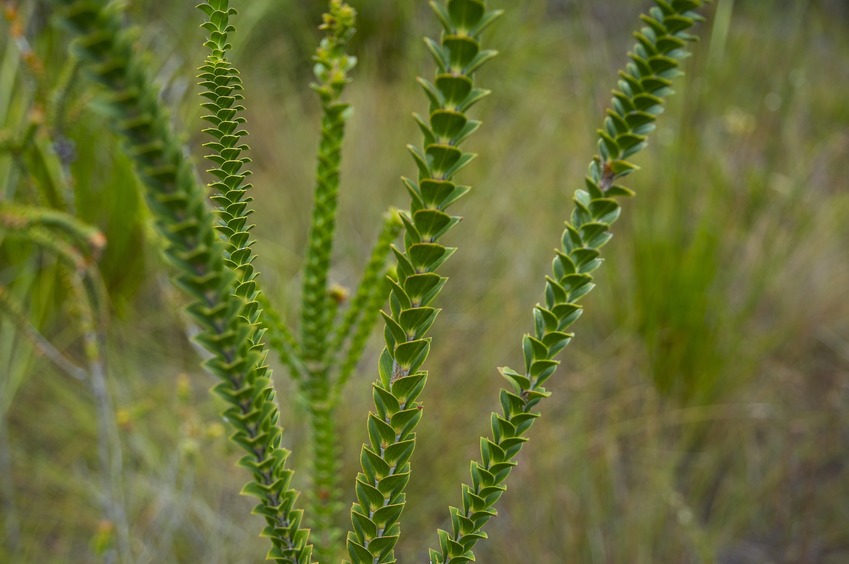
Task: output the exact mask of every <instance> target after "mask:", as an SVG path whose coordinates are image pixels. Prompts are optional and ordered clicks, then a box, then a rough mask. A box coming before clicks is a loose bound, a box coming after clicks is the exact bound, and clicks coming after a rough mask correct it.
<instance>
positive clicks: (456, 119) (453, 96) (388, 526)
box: [347, 0, 501, 564]
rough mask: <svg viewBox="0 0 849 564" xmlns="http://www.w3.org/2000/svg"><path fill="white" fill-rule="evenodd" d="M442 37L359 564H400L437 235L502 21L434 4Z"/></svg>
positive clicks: (442, 230) (396, 291) (393, 308)
mask: <svg viewBox="0 0 849 564" xmlns="http://www.w3.org/2000/svg"><path fill="white" fill-rule="evenodd" d="M431 7H432V8H433V10H434V11H435V13H436V15H437V17H438V19H439V21H440V22H441V23H442V27H443V33H442V37H441V40H440V42H439V43H437V42H436V41H433V40H430V39H426V44H427V46H428V49H429V50H430V52H431V54H432V55H433V58H434V61H435V62H436V66H437V75H436V79H435V82H434V83H430V82H428V81H426V80H420V84H421V86H422V87H423V89H424V91H425V93H426V95H427V96H428V99H429V100H430V112H429V116H428V119H427V120H426V119H425V118H423V117H421V116H418V115H417V116H415V117H416V121H417V122H418V124H419V127H420V129H421V131H422V134H423V137H424V142H423V148H422V149H419V148H415V147H412V146H410V147H408V149H409V150H410V153H411V155H412V156H413V159H414V161H415V162H416V165H417V167H418V171H419V174H418V182H414V181H412V180H409V179H404V184H405V185H406V187H407V189H408V191H409V193H410V196H411V198H412V202H411V206H410V213H409V214H402V215H401V220H402V222H403V223H404V227H405V237H404V248H403V250H401V249H396V248H394V247H393V252H394V254H395V256H396V259H397V270H396V272H395V277H394V278H393V279H391V281H390V284H391V286H392V290H391V292H390V296H389V310H390V311H389V313H383V317H384V320H385V322H386V328H385V331H384V339H385V342H386V346H385V348H384V349H383V352H382V354H381V356H380V361H379V366H378V372H379V378H378V380H377V381H376V382H375V383H374V384H373V387H372V389H373V398H374V402H375V413H370V414H369V418H368V426H367V428H368V435H369V442H368V444H364V445H363V448H362V450H361V455H360V461H361V464H362V472H361V473H359V474H358V475H357V480H356V493H357V501H356V502H355V503H354V505H353V507H352V508H351V522H352V525H353V530H351V531H350V532H349V533H348V536H347V547H348V555H349V556H350V558H351V561H352V562H354V563H357V564H359V563H364V562H367V563H370V564H377V563H383V562H394V561H395V552H394V547H395V544H396V543H397V541H398V536H399V535H400V532H401V526H400V517H401V513H402V511H403V509H404V505H405V503H406V494H405V493H404V489H405V487H406V485H407V482H408V481H409V479H410V469H411V465H410V458H411V456H412V453H413V449H414V448H415V444H416V435H415V432H414V430H415V427H416V425H417V424H418V422H419V420H420V419H421V416H422V411H421V407H422V406H421V405H420V404H419V403H418V402H417V401H416V400H417V398H418V397H419V395H420V394H421V392H422V390H423V389H424V386H425V383H426V380H427V372H426V371H424V370H421V366H422V364H423V362H424V361H425V359H426V358H427V355H428V353H429V351H430V338H429V337H427V331H428V330H429V329H430V327H431V326H432V324H433V323H434V321H435V320H436V316H437V314H438V310H437V309H436V308H434V307H433V306H432V305H431V304H432V303H433V301H434V300H435V298H436V297H437V295H438V294H439V292H440V291H441V289H442V287H443V286H444V284H445V281H446V279H445V278H444V277H442V276H440V275H439V274H438V273H437V269H438V267H439V266H440V265H441V264H442V263H443V262H445V261H446V260H447V259H448V258H449V257H450V256H451V255H452V254H453V253H454V250H455V249H452V248H448V247H445V246H443V245H442V244H441V243H440V240H441V238H442V237H443V236H444V235H445V234H446V233H447V232H448V231H449V230H450V229H451V228H452V227H453V226H455V225H456V224H457V223H458V222H459V221H460V218H459V217H454V216H450V215H448V214H447V213H445V210H446V209H447V208H448V206H450V205H451V204H452V203H454V202H455V201H456V200H457V199H459V198H460V197H462V196H463V195H464V194H466V193H467V192H468V190H469V188H468V187H464V186H458V185H457V184H455V183H454V182H453V180H452V179H453V178H454V176H455V175H456V174H457V173H458V172H459V171H460V170H461V169H462V168H463V167H464V166H465V165H466V164H468V163H469V162H470V161H471V160H472V159H473V158H474V154H472V153H466V152H463V151H462V150H461V149H460V148H459V145H460V144H461V143H462V142H463V140H465V139H466V138H467V137H468V136H469V135H471V134H472V133H473V132H474V131H475V130H477V128H478V127H479V126H480V122H477V121H474V120H469V119H468V118H467V117H466V115H465V112H466V111H468V110H469V108H471V107H472V106H473V105H474V104H475V103H476V102H478V101H479V100H481V99H482V98H484V97H485V96H486V95H488V94H489V92H488V91H486V90H482V89H480V88H475V87H474V82H473V77H474V73H475V71H476V70H477V69H478V68H480V66H481V65H483V64H484V63H486V62H487V61H488V60H490V59H492V58H493V57H494V56H495V54H496V53H495V52H494V51H489V50H482V49H481V45H480V36H481V34H482V32H483V31H484V29H486V28H487V27H488V26H489V24H491V23H492V22H493V21H494V20H495V19H496V18H497V17H498V16H499V15H500V13H501V12H500V11H494V10H493V11H490V10H487V8H486V2H484V1H483V0H448V2H447V3H446V4H441V3H436V2H431Z"/></svg>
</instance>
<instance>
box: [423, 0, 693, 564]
mask: <svg viewBox="0 0 849 564" xmlns="http://www.w3.org/2000/svg"><path fill="white" fill-rule="evenodd" d="M655 4H656V6H655V7H654V8H652V9H651V11H650V12H649V14H648V15H644V16H642V20H643V22H644V23H645V24H646V27H643V28H642V30H640V31H639V32H637V33H636V34H635V36H636V38H637V45H636V47H634V49H633V51H631V53H629V58H630V59H631V62H630V63H629V64H628V66H627V68H626V70H625V71H623V72H621V73H620V81H619V89H618V90H614V92H613V101H612V106H613V107H612V108H611V109H609V110H608V111H607V117H606V118H605V121H604V128H603V129H600V130H599V131H598V135H599V140H598V148H599V155H598V156H596V157H595V159H594V160H593V161H592V163H590V166H589V175H588V176H587V177H586V179H585V184H586V188H585V189H584V190H578V191H577V192H576V193H575V197H574V203H575V208H574V210H573V212H572V217H571V221H569V222H567V223H566V230H565V231H564V232H563V236H562V240H561V248H560V250H559V251H557V255H556V256H555V258H554V261H553V263H552V275H551V276H547V277H546V283H545V293H544V295H545V304H544V305H540V304H537V305H536V307H534V310H533V321H534V330H533V334H526V335H525V336H524V338H523V339H522V354H523V356H524V361H525V366H524V370H522V371H521V372H519V371H517V370H513V369H512V368H501V369H500V370H501V374H502V375H503V376H504V377H505V378H506V379H507V381H508V382H509V383H510V389H509V390H505V389H503V390H501V393H500V403H501V413H500V414H497V413H493V414H492V417H491V432H492V434H491V436H490V437H482V438H481V442H480V451H481V458H480V460H477V461H472V463H471V484H463V486H462V504H461V507H459V508H457V507H451V508H450V509H449V512H450V516H451V531H450V532H449V531H443V530H440V531H439V532H438V537H439V548H438V549H431V550H430V553H429V558H430V562H431V563H432V564H443V563H459V562H470V561H473V560H474V559H475V556H474V553H473V552H472V548H473V547H474V546H475V544H476V543H477V542H478V541H479V540H481V539H485V538H486V533H484V532H483V528H484V526H485V525H486V523H487V522H488V521H489V520H490V519H491V518H492V517H493V516H495V514H496V511H495V509H494V506H495V503H496V502H497V501H498V500H499V499H500V498H501V495H502V494H503V493H504V491H505V490H506V485H505V483H506V480H507V477H508V476H509V475H510V471H511V470H512V469H513V467H514V466H515V465H516V460H515V458H516V456H517V455H518V453H519V451H520V450H521V448H522V445H523V444H524V443H525V441H527V440H528V439H527V437H526V436H525V434H526V433H527V431H528V429H530V427H531V425H533V422H534V420H535V419H536V418H537V417H539V415H540V414H539V412H537V411H535V407H536V405H537V404H538V403H539V402H540V401H541V400H542V399H544V398H546V397H548V396H549V395H550V392H548V391H546V389H545V387H544V384H545V382H546V381H547V380H548V379H549V378H550V377H551V376H552V374H554V371H555V370H556V368H557V365H558V364H559V361H557V360H554V357H555V356H556V355H557V353H558V352H560V351H561V350H562V349H563V348H564V347H565V346H566V345H567V344H569V342H570V341H571V339H572V337H573V334H572V333H569V332H567V331H568V329H569V326H570V325H572V323H574V322H575V321H576V320H577V319H578V317H580V315H581V312H582V308H581V306H580V305H579V304H578V301H579V300H580V299H581V298H582V297H583V296H584V295H586V294H587V293H588V292H590V291H591V290H592V289H593V288H594V286H595V285H594V284H593V283H592V280H593V278H592V275H591V273H592V272H593V271H594V270H596V269H597V268H598V267H599V266H601V262H602V259H601V252H600V249H601V247H602V246H603V245H605V244H606V243H607V242H608V241H609V240H610V238H611V237H612V234H611V233H610V226H611V224H612V223H613V222H614V221H616V219H617V218H618V217H619V213H620V210H621V208H620V206H619V204H618V202H617V201H616V200H615V199H614V198H615V197H616V196H628V195H631V194H632V192H631V191H630V190H628V189H627V188H624V187H622V186H620V185H618V184H616V182H617V180H619V179H620V178H622V177H624V176H626V175H627V174H629V173H631V172H633V171H634V170H635V169H636V166H635V165H633V164H631V163H629V162H628V161H626V160H625V159H626V158H628V157H630V156H631V155H633V154H635V153H636V152H638V151H640V150H641V149H642V148H643V147H645V146H646V143H647V135H648V134H649V133H650V132H651V131H652V130H653V129H654V121H655V119H656V116H657V115H658V114H660V113H661V112H662V111H663V103H664V97H667V96H669V95H670V94H671V93H672V90H671V88H670V87H671V85H672V82H671V81H672V79H673V78H675V77H677V76H679V75H680V74H682V73H681V71H680V70H679V69H678V66H679V60H680V59H682V58H684V57H685V56H687V52H686V50H685V47H686V44H687V42H688V41H690V40H693V39H694V37H693V36H691V35H689V34H688V33H687V30H688V29H689V28H690V27H692V26H693V25H694V24H695V22H696V21H699V20H701V19H702V18H701V16H699V15H698V13H697V12H696V9H697V8H699V7H700V6H702V4H703V1H702V0H671V1H665V0H656V1H655Z"/></svg>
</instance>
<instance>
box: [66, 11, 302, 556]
mask: <svg viewBox="0 0 849 564" xmlns="http://www.w3.org/2000/svg"><path fill="white" fill-rule="evenodd" d="M54 3H55V4H56V5H57V6H58V7H59V9H58V10H57V12H58V16H59V17H60V18H61V20H62V21H63V22H64V23H65V24H66V25H67V26H68V27H69V28H70V29H71V30H72V31H73V32H74V33H75V34H76V35H77V36H78V40H77V42H76V43H75V48H76V53H77V55H78V56H79V57H80V60H81V61H82V62H83V67H84V68H85V70H86V71H87V74H88V76H89V78H91V79H93V80H95V81H97V82H99V83H100V84H102V85H103V86H104V87H105V88H106V90H107V92H108V98H107V100H106V105H107V107H108V108H109V112H110V115H111V117H112V118H113V123H114V124H115V126H116V129H117V130H118V131H119V133H120V134H121V135H122V137H123V138H124V140H125V142H126V144H127V147H128V152H129V153H130V155H131V157H132V158H133V160H134V163H135V166H136V169H137V171H138V173H139V177H140V178H141V179H142V181H143V182H144V184H145V188H146V196H147V201H148V204H149V206H150V208H151V210H152V212H153V216H154V218H155V220H156V227H157V229H158V231H159V233H160V234H161V235H162V237H163V239H164V240H165V242H166V246H165V256H166V257H167V258H168V259H169V261H170V262H171V263H172V264H173V265H174V267H175V268H176V271H177V274H176V276H175V283H176V284H177V285H178V286H179V287H180V288H182V289H183V291H185V292H186V293H187V294H188V295H189V296H190V298H191V299H192V303H191V305H190V306H189V307H188V308H187V311H188V313H189V314H190V315H191V316H192V318H193V319H194V321H195V322H196V323H197V324H198V326H199V327H200V334H199V335H198V336H197V338H196V340H197V342H199V343H200V344H202V345H203V346H204V347H205V348H206V349H207V350H209V351H210V352H211V353H212V355H213V357H212V358H211V359H210V360H208V361H207V362H206V363H205V366H206V368H207V370H209V371H210V372H211V373H212V374H213V375H215V376H216V377H217V378H218V379H219V384H218V385H216V386H215V388H214V391H215V392H216V393H217V394H218V395H219V396H221V397H222V398H223V399H224V400H225V401H226V402H227V405H228V407H227V409H226V411H225V413H224V415H225V417H226V418H227V420H228V421H229V422H230V424H231V425H232V426H233V428H234V430H235V433H234V434H233V436H232V437H231V438H232V440H233V441H234V442H235V443H236V444H238V445H239V446H240V447H242V448H243V449H244V450H245V451H246V455H245V456H244V457H242V459H241V460H240V461H239V463H240V465H241V466H243V467H245V468H246V469H248V470H249V471H250V472H251V474H252V478H253V479H252V481H251V482H249V483H248V484H247V485H246V486H245V488H244V489H243V492H244V493H246V494H249V495H252V496H254V497H256V498H257V499H258V500H259V505H258V506H257V507H256V509H255V511H256V512H257V513H259V514H261V515H262V516H263V517H264V518H265V520H266V523H267V526H266V528H265V529H264V531H263V533H264V535H265V536H267V537H269V538H270V540H271V542H272V545H273V546H272V549H271V551H270V552H269V557H270V558H272V559H274V560H276V561H278V562H289V563H299V564H300V563H305V562H308V561H309V555H310V552H311V547H310V546H309V545H308V543H307V541H308V535H309V533H308V531H307V530H304V529H301V528H300V521H301V512H300V511H299V510H296V509H295V508H294V504H295V501H296V499H297V492H296V491H295V490H293V489H291V488H290V483H291V478H292V472H291V470H288V469H286V468H285V461H286V458H287V457H288V454H289V453H288V451H286V450H285V449H283V448H281V446H280V440H281V434H282V430H281V429H280V427H279V426H278V421H279V411H278V409H277V405H276V398H275V394H274V390H273V389H272V387H271V382H270V374H268V371H267V370H266V369H265V364H264V358H265V351H264V348H263V346H262V343H261V341H260V340H259V339H258V338H257V342H254V341H253V340H252V339H251V336H255V335H259V336H261V332H259V333H258V332H257V330H256V328H255V327H254V324H252V323H251V319H253V318H254V316H255V315H256V314H257V312H256V311H255V310H250V309H247V308H246V306H247V305H248V304H249V303H250V301H251V300H250V293H245V294H241V295H237V293H236V291H237V290H240V289H243V290H250V289H251V286H250V285H247V284H237V282H238V279H237V277H236V275H235V274H234V273H233V272H232V271H230V270H229V269H228V268H227V266H226V265H225V256H224V248H225V247H224V243H223V242H222V241H221V240H220V239H219V236H218V234H217V232H216V228H215V221H214V220H213V217H212V215H211V213H210V211H209V209H208V207H207V201H206V197H205V194H204V192H203V190H202V189H201V188H200V186H198V184H197V183H196V182H195V179H194V172H193V170H192V167H191V166H190V165H189V163H188V161H187V160H186V159H185V158H184V156H183V149H182V147H181V145H180V143H179V142H178V141H177V139H176V138H175V137H174V135H173V134H172V132H171V130H170V126H169V122H168V119H167V116H166V115H165V112H164V111H163V109H162V108H161V106H160V104H159V102H158V99H157V92H156V90H155V89H154V88H153V86H152V84H151V82H150V80H149V79H148V77H147V73H146V70H145V67H144V65H143V64H142V63H141V62H140V61H139V59H138V56H137V53H136V51H135V49H134V48H133V43H132V40H131V38H130V36H129V35H128V34H127V33H126V32H125V31H124V30H123V28H122V24H121V20H120V18H119V16H118V14H117V13H116V12H115V11H114V10H111V9H107V7H106V2H105V1H104V0H93V1H87V0H54ZM230 258H231V257H230Z"/></svg>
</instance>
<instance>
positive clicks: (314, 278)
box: [300, 0, 356, 562]
mask: <svg viewBox="0 0 849 564" xmlns="http://www.w3.org/2000/svg"><path fill="white" fill-rule="evenodd" d="M355 24H356V11H354V9H353V8H351V7H350V6H349V5H347V4H346V3H345V2H343V1H341V0H330V3H329V9H328V11H327V12H326V13H325V14H324V15H323V23H322V25H321V29H322V30H324V31H325V33H326V34H325V37H324V38H323V39H322V40H321V43H320V44H319V47H318V49H317V50H316V53H315V56H314V57H313V61H314V62H315V67H314V73H315V78H316V82H314V83H313V84H312V85H311V87H312V89H313V90H315V91H316V93H317V94H318V96H319V100H320V102H321V136H320V141H319V147H318V156H317V165H316V185H315V192H314V203H313V214H312V221H311V226H310V234H309V243H308V246H307V247H308V248H307V257H306V266H305V267H304V277H303V292H302V299H301V347H300V351H301V359H302V361H303V364H304V367H305V368H306V376H307V378H306V380H301V389H302V392H303V395H304V397H305V398H306V399H307V401H308V410H307V411H308V413H309V416H310V438H311V443H312V491H311V495H310V505H309V511H310V514H312V515H314V517H315V522H314V534H315V535H316V538H317V539H318V542H317V543H316V558H318V560H319V561H321V562H327V561H329V560H332V559H334V558H336V557H338V554H339V553H340V552H341V545H340V544H339V539H340V538H341V531H340V530H339V529H338V527H336V526H335V525H334V524H333V520H334V516H335V514H336V512H337V510H338V509H339V507H340V503H339V497H340V495H341V493H340V487H339V456H338V454H339V449H338V447H337V445H336V433H335V430H334V418H333V413H334V412H333V409H332V406H331V405H330V403H329V401H328V400H329V394H330V382H329V378H330V362H331V359H332V358H333V356H334V355H335V352H336V351H334V350H331V349H329V348H328V346H327V344H328V336H329V335H330V333H331V327H332V326H333V323H334V320H335V317H336V312H337V308H338V302H336V301H334V300H333V298H332V297H331V296H330V294H329V290H328V273H329V270H330V258H331V255H332V251H333V240H334V237H335V234H336V215H337V207H338V194H339V178H340V172H339V167H340V163H341V158H342V142H343V140H344V137H345V123H346V121H347V119H348V116H349V115H350V113H351V109H350V105H349V104H346V103H343V102H340V101H339V100H340V97H341V96H342V93H343V91H344V88H345V86H346V85H347V84H348V83H349V82H350V78H349V75H348V73H349V72H350V71H351V69H353V67H354V65H355V64H356V59H355V58H354V57H351V56H350V55H348V54H347V52H346V49H347V46H348V41H349V40H350V39H351V37H352V36H353V34H354V26H355Z"/></svg>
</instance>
